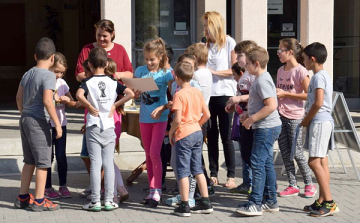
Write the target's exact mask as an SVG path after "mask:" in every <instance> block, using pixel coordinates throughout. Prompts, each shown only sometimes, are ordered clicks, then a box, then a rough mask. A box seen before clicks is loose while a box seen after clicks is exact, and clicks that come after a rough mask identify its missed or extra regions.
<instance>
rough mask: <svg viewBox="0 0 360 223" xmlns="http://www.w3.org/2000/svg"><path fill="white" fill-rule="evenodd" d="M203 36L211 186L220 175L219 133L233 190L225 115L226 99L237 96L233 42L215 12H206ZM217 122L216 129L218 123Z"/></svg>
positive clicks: (232, 164) (230, 144)
mask: <svg viewBox="0 0 360 223" xmlns="http://www.w3.org/2000/svg"><path fill="white" fill-rule="evenodd" d="M202 21H203V23H204V36H205V37H206V46H207V47H208V50H209V53H208V61H207V64H206V66H207V68H209V69H210V71H211V72H212V74H213V86H212V94H211V97H210V102H209V109H210V113H211V118H210V127H209V131H208V137H207V138H208V149H209V163H210V167H209V169H210V174H211V183H212V184H214V185H217V184H218V183H219V182H218V178H217V175H218V171H219V146H218V141H219V130H220V136H221V141H222V144H223V149H224V155H225V163H226V168H227V181H226V183H225V185H224V186H225V187H228V188H233V187H236V183H235V178H234V177H235V150H234V145H233V142H232V140H231V126H232V115H231V114H228V113H226V112H225V106H226V102H227V101H228V99H229V98H230V97H232V96H235V94H236V81H235V80H234V77H233V75H232V70H231V66H232V65H233V64H234V63H235V62H236V54H235V52H234V48H235V45H236V42H235V40H234V39H233V38H231V37H230V36H227V35H226V33H225V25H224V23H225V22H224V19H223V18H222V17H221V15H220V14H219V13H218V12H214V11H213V12H206V13H205V14H204V15H203V17H202ZM217 120H219V126H218V123H217Z"/></svg>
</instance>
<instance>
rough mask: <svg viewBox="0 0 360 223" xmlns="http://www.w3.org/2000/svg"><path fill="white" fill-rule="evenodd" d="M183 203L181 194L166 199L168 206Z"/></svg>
mask: <svg viewBox="0 0 360 223" xmlns="http://www.w3.org/2000/svg"><path fill="white" fill-rule="evenodd" d="M180 203H181V196H180V194H178V195H176V196H175V197H170V198H168V199H166V201H165V204H166V205H167V206H176V205H178V204H180Z"/></svg>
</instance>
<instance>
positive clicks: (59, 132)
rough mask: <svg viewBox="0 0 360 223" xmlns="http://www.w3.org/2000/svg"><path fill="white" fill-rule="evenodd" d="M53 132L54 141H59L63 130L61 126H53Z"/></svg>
mask: <svg viewBox="0 0 360 223" xmlns="http://www.w3.org/2000/svg"><path fill="white" fill-rule="evenodd" d="M55 130H56V139H60V138H61V137H62V134H63V130H62V128H61V126H55Z"/></svg>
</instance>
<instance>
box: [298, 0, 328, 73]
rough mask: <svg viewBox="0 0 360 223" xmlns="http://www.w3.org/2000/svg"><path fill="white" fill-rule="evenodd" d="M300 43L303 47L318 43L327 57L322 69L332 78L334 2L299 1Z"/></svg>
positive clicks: (325, 0)
mask: <svg viewBox="0 0 360 223" xmlns="http://www.w3.org/2000/svg"><path fill="white" fill-rule="evenodd" d="M300 13H301V14H300V18H301V19H300V41H301V44H302V45H303V46H306V45H308V44H310V43H313V42H320V43H322V44H324V45H325V46H326V49H327V52H328V57H327V60H326V62H325V64H324V69H325V70H326V71H327V72H328V73H329V74H330V76H331V77H332V76H333V50H334V47H333V44H334V1H329V0H316V1H314V0H301V10H300Z"/></svg>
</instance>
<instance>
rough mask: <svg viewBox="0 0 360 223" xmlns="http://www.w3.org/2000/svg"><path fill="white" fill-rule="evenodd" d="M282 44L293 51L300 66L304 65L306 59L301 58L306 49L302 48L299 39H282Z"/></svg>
mask: <svg viewBox="0 0 360 223" xmlns="http://www.w3.org/2000/svg"><path fill="white" fill-rule="evenodd" d="M280 43H281V44H282V45H283V46H284V47H285V48H286V49H287V50H292V51H293V54H294V57H295V59H296V61H297V62H298V63H299V64H301V65H304V59H303V57H302V56H301V53H302V52H303V50H304V47H303V46H301V44H300V43H299V41H298V40H297V39H295V38H285V39H281V40H280Z"/></svg>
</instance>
